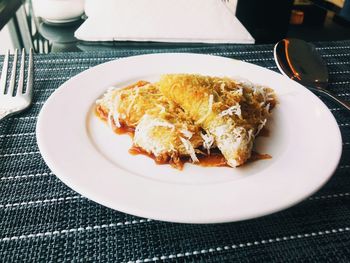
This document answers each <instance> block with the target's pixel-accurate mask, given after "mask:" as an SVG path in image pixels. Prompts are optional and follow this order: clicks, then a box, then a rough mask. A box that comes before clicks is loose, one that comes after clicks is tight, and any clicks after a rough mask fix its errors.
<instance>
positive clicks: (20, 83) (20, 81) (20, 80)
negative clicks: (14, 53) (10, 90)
mask: <svg viewBox="0 0 350 263" xmlns="http://www.w3.org/2000/svg"><path fill="white" fill-rule="evenodd" d="M25 58H26V52H25V50H24V48H23V49H22V55H21V68H20V70H19V78H18V85H17V94H22V93H23V81H24V63H25Z"/></svg>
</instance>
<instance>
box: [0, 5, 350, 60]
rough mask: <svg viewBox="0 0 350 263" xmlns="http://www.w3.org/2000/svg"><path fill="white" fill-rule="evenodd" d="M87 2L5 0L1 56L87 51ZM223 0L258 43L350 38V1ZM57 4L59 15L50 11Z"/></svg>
mask: <svg viewBox="0 0 350 263" xmlns="http://www.w3.org/2000/svg"><path fill="white" fill-rule="evenodd" d="M85 1H86V2H88V1H96V0H85ZM85 1H84V0H0V54H1V53H4V51H5V50H7V49H13V48H15V47H17V48H22V47H25V48H30V47H33V48H34V49H35V50H36V52H40V53H49V52H61V51H81V49H80V48H79V45H78V41H77V40H76V39H75V37H74V32H75V31H76V30H77V28H79V26H80V25H81V24H82V23H83V22H84V19H85V18H86V16H85V14H84V2H85ZM203 1H204V0H203ZM218 1H224V2H225V3H226V4H227V6H228V7H229V8H230V10H231V11H232V12H233V13H234V14H235V15H236V17H237V18H238V19H239V21H240V22H241V23H242V24H243V25H244V27H245V28H246V29H247V30H248V31H249V33H250V34H251V35H252V36H253V38H254V39H255V43H257V44H262V43H275V42H277V41H278V40H280V39H282V38H284V37H295V38H301V39H304V40H307V41H324V40H343V39H350V0H264V1H263V0H218ZM101 3H102V1H101ZM55 5H57V7H55V8H54V9H56V11H57V13H55V14H53V13H50V12H51V11H49V10H50V9H53V8H52V7H53V6H55ZM50 7H51V8H50ZM60 8H61V9H60ZM64 8H65V9H64ZM59 12H61V13H59ZM109 45H111V44H109ZM107 46H108V45H107ZM112 46H113V44H112Z"/></svg>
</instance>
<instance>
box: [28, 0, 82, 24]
mask: <svg viewBox="0 0 350 263" xmlns="http://www.w3.org/2000/svg"><path fill="white" fill-rule="evenodd" d="M32 4H33V11H34V15H35V16H38V17H41V18H43V19H44V20H46V21H47V22H52V23H64V22H70V21H74V20H77V19H79V18H80V17H81V16H82V14H83V13H84V0H32Z"/></svg>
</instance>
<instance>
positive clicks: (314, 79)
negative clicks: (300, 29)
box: [274, 38, 350, 111]
mask: <svg viewBox="0 0 350 263" xmlns="http://www.w3.org/2000/svg"><path fill="white" fill-rule="evenodd" d="M274 58H275V62H276V64H277V67H278V69H279V70H280V72H281V73H282V74H283V75H285V76H287V77H289V78H291V79H292V80H295V81H296V82H299V83H300V84H302V85H303V86H305V87H307V88H309V89H310V90H312V91H315V92H318V93H319V94H321V95H325V96H328V97H330V98H332V99H333V100H334V101H336V102H337V103H339V104H340V105H341V106H343V107H344V108H346V109H348V110H349V111H350V105H349V104H348V103H346V102H344V101H342V100H340V99H339V98H337V97H336V96H335V95H333V94H331V93H330V92H329V91H328V90H327V85H328V69H327V65H326V63H325V61H324V60H323V59H322V58H321V56H320V55H319V54H318V53H317V50H316V47H315V46H314V45H312V44H310V43H307V42H305V41H304V40H301V39H295V38H286V39H282V40H281V41H279V42H278V43H277V44H276V45H275V47H274Z"/></svg>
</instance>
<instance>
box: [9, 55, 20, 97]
mask: <svg viewBox="0 0 350 263" xmlns="http://www.w3.org/2000/svg"><path fill="white" fill-rule="evenodd" d="M17 57H18V49H17V48H16V50H15V55H14V58H13V64H12V72H11V79H10V85H9V88H8V90H7V95H9V96H12V95H13V89H14V87H15V82H16V68H17Z"/></svg>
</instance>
